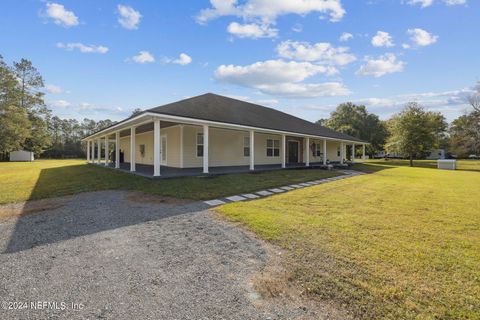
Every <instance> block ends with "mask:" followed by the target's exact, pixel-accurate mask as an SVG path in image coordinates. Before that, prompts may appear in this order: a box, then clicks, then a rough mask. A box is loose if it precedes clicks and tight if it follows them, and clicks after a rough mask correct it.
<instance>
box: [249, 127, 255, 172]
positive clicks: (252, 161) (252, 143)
mask: <svg viewBox="0 0 480 320" xmlns="http://www.w3.org/2000/svg"><path fill="white" fill-rule="evenodd" d="M250 170H252V171H253V170H255V132H254V131H253V130H250Z"/></svg>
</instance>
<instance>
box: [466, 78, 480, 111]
mask: <svg viewBox="0 0 480 320" xmlns="http://www.w3.org/2000/svg"><path fill="white" fill-rule="evenodd" d="M474 89H475V92H474V93H472V94H471V95H470V96H469V97H468V102H469V103H470V105H471V106H472V107H473V109H474V110H475V111H476V112H480V81H478V82H477V85H476V86H475V87H474Z"/></svg>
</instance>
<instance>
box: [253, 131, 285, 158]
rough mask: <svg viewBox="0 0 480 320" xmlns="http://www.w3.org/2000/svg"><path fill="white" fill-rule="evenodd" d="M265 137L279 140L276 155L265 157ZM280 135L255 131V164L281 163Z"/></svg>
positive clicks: (281, 147)
mask: <svg viewBox="0 0 480 320" xmlns="http://www.w3.org/2000/svg"><path fill="white" fill-rule="evenodd" d="M267 139H275V140H279V141H280V152H279V156H278V157H267ZM283 148H284V146H282V136H281V135H277V134H265V133H255V164H281V163H282V158H281V157H282V149H283Z"/></svg>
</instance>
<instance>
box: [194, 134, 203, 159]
mask: <svg viewBox="0 0 480 320" xmlns="http://www.w3.org/2000/svg"><path fill="white" fill-rule="evenodd" d="M200 134H201V135H202V144H199V143H198V135H200ZM199 146H202V147H203V152H205V136H204V135H203V132H197V133H196V134H195V156H196V157H197V158H203V155H202V156H199V155H198V147H199Z"/></svg>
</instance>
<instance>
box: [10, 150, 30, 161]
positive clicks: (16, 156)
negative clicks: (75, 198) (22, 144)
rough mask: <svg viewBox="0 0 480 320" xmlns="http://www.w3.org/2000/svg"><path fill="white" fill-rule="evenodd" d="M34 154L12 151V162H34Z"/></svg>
mask: <svg viewBox="0 0 480 320" xmlns="http://www.w3.org/2000/svg"><path fill="white" fill-rule="evenodd" d="M33 160H34V156H33V152H30V151H24V150H19V151H12V152H10V161H33Z"/></svg>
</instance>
